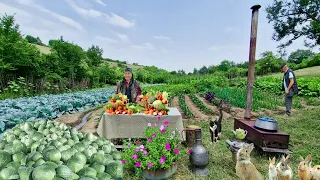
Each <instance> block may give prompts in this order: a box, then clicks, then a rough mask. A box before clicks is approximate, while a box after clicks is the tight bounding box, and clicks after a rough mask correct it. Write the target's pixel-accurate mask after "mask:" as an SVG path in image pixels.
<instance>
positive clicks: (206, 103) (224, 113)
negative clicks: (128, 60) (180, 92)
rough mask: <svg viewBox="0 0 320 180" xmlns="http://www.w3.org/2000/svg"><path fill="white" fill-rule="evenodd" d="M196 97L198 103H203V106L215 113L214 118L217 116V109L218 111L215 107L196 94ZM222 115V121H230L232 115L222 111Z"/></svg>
mask: <svg viewBox="0 0 320 180" xmlns="http://www.w3.org/2000/svg"><path fill="white" fill-rule="evenodd" d="M196 96H197V97H198V98H199V100H200V101H202V102H203V104H204V105H205V106H206V107H207V108H209V109H211V110H212V111H213V112H214V113H215V115H216V116H219V109H218V107H217V106H215V105H213V104H211V103H209V102H208V101H207V100H205V99H204V98H203V97H201V96H199V95H198V94H196ZM222 114H223V116H222V119H223V120H227V119H232V115H231V114H229V113H227V112H225V111H222Z"/></svg>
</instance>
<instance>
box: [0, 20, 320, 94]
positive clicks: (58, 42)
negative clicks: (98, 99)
mask: <svg viewBox="0 0 320 180" xmlns="http://www.w3.org/2000/svg"><path fill="white" fill-rule="evenodd" d="M35 45H39V46H40V47H48V48H50V53H43V52H41V48H40V49H39V46H35ZM260 56H261V58H260V59H257V60H256V67H255V68H256V69H255V73H256V75H257V76H263V75H267V74H270V73H275V72H279V66H280V64H281V63H282V62H284V61H287V62H288V64H289V66H290V67H291V68H293V69H294V70H297V69H302V68H306V67H312V66H319V65H320V54H316V53H314V52H312V51H310V50H303V49H298V50H296V51H294V52H292V53H291V54H290V55H289V56H288V59H287V60H286V59H283V58H281V57H280V56H279V55H277V54H275V53H273V52H271V51H267V52H264V53H262V54H261V55H260ZM125 66H128V64H127V62H126V61H125V60H113V59H110V58H105V57H103V49H102V48H100V47H99V46H97V45H92V46H91V47H89V48H88V49H83V48H82V47H80V46H78V45H77V44H74V43H71V42H68V41H66V40H64V38H63V36H61V37H60V38H59V39H55V40H54V39H52V40H49V42H48V44H45V43H44V42H42V41H41V39H40V38H39V37H34V36H32V35H26V36H25V37H24V35H22V32H21V31H20V30H19V24H17V23H16V22H15V18H14V16H13V15H4V16H2V17H0V93H2V94H9V95H8V97H11V95H14V96H32V95H37V94H44V93H54V94H56V93H63V92H70V91H76V90H84V89H92V88H100V87H104V86H106V85H115V83H116V82H117V81H119V80H120V79H121V78H122V76H123V70H124V68H125ZM130 66H131V67H136V68H133V71H134V72H133V73H134V75H135V78H136V79H137V80H138V81H140V82H142V83H148V84H158V83H168V82H170V80H171V79H175V78H176V77H183V78H188V76H192V77H194V76H203V75H214V76H225V77H226V78H228V79H232V78H237V77H245V76H246V75H247V67H248V62H244V63H235V62H233V61H229V60H223V61H222V62H221V63H220V64H219V65H216V66H214V65H211V66H203V67H202V68H200V69H196V68H194V71H193V72H192V73H186V72H185V71H184V70H178V71H171V72H169V71H166V70H164V69H160V68H157V67H155V66H143V65H139V64H138V63H133V64H132V65H130Z"/></svg>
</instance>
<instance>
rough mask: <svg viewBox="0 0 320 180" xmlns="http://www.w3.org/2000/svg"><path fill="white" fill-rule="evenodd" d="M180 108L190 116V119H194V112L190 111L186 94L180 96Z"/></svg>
mask: <svg viewBox="0 0 320 180" xmlns="http://www.w3.org/2000/svg"><path fill="white" fill-rule="evenodd" d="M178 98H179V106H180V108H181V109H182V111H183V113H184V114H185V115H186V116H188V117H189V118H194V115H193V114H192V112H191V111H190V110H189V108H188V106H187V104H186V101H185V98H184V94H179V97H178Z"/></svg>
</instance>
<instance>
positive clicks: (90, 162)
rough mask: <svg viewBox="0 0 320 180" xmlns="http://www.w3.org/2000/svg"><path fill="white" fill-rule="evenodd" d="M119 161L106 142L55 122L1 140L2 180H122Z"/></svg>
mask: <svg viewBox="0 0 320 180" xmlns="http://www.w3.org/2000/svg"><path fill="white" fill-rule="evenodd" d="M120 159H121V155H120V152H118V151H117V149H116V148H115V147H114V145H113V144H112V143H110V141H108V140H106V139H104V138H100V137H96V136H94V135H93V134H91V133H82V132H78V131H77V130H76V129H75V128H71V127H68V126H67V125H65V124H63V123H59V122H56V121H44V120H41V121H33V122H25V123H23V124H20V125H17V126H15V127H14V128H13V129H11V130H8V131H6V132H5V133H4V135H3V138H2V139H1V140H0V179H21V180H29V179H34V180H53V179H54V180H63V179H68V180H73V179H80V180H98V179H99V180H107V179H120V178H122V177H123V165H122V163H121V160H120Z"/></svg>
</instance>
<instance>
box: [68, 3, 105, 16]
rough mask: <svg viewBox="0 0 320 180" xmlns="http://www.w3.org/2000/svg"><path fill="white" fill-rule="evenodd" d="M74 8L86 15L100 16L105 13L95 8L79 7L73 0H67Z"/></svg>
mask: <svg viewBox="0 0 320 180" xmlns="http://www.w3.org/2000/svg"><path fill="white" fill-rule="evenodd" d="M65 1H66V2H67V3H68V4H69V5H70V6H71V7H72V9H73V10H75V11H76V12H77V13H78V14H80V15H82V16H85V17H100V16H102V15H104V13H102V12H100V11H97V10H94V9H84V8H81V7H79V6H78V5H77V4H76V3H75V2H74V1H73V0H65Z"/></svg>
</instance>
